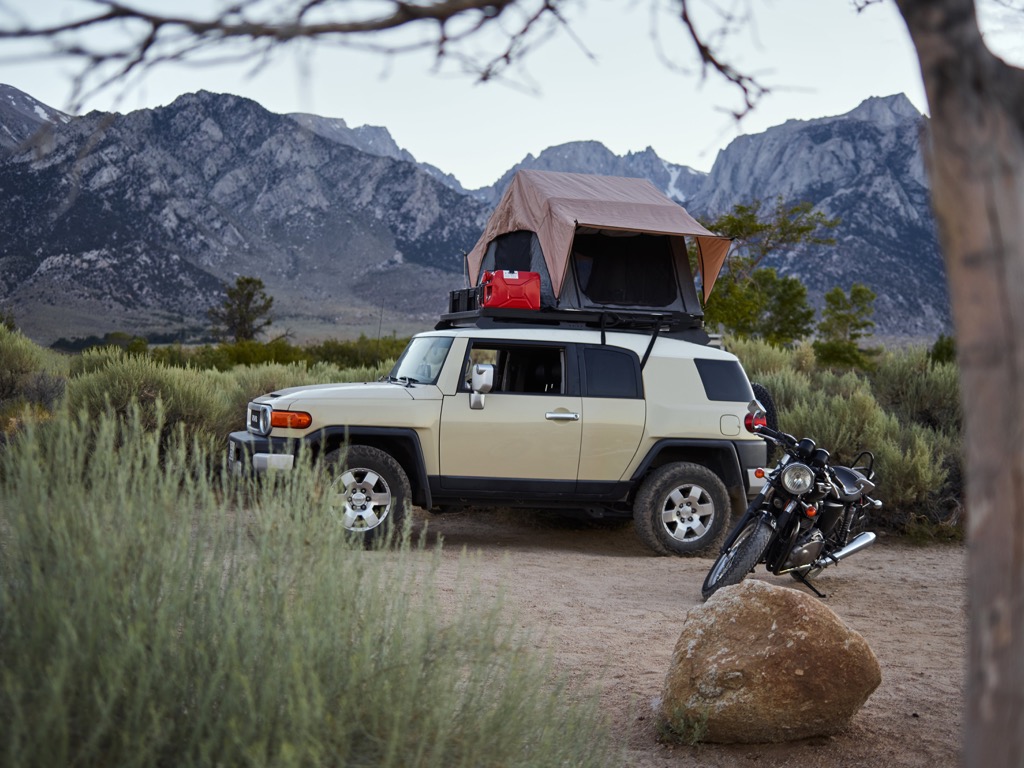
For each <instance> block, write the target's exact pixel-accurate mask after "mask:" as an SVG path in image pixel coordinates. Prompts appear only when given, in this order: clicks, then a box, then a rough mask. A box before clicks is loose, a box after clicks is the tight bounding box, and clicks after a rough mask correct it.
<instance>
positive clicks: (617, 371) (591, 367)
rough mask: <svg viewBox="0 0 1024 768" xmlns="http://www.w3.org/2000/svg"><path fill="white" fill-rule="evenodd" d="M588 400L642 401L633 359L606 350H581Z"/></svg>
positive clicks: (617, 352) (615, 350)
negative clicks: (624, 398)
mask: <svg viewBox="0 0 1024 768" xmlns="http://www.w3.org/2000/svg"><path fill="white" fill-rule="evenodd" d="M583 362H584V366H585V368H586V395H587V396H588V397H627V398H640V397H643V393H642V391H641V387H642V381H643V380H642V379H641V377H640V363H639V361H638V360H637V358H636V355H634V354H631V353H629V352H623V351H620V350H617V349H609V348H608V347H584V348H583Z"/></svg>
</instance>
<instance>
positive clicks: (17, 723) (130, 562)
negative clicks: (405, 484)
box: [0, 408, 612, 768]
mask: <svg viewBox="0 0 1024 768" xmlns="http://www.w3.org/2000/svg"><path fill="white" fill-rule="evenodd" d="M128 411H129V416H128V418H126V419H113V418H108V417H104V416H98V417H96V418H94V419H92V420H91V421H92V424H91V425H88V424H86V423H85V422H84V421H79V420H76V419H74V418H71V417H69V416H68V414H67V413H62V414H60V415H58V417H57V418H55V419H54V420H53V421H52V422H51V423H50V429H48V430H47V431H46V434H45V436H44V435H42V434H41V433H40V432H38V431H37V430H36V429H35V428H34V427H32V426H31V425H29V427H27V428H26V430H25V431H24V432H23V433H22V435H21V436H20V437H19V445H18V450H16V451H6V452H3V453H0V547H2V552H3V557H2V558H0V648H3V653H2V654H0V722H2V723H3V728H0V761H2V762H3V764H4V765H8V766H12V767H20V766H26V767H27V766H54V765H117V766H147V767H148V766H157V767H159V766H182V765H211V766H212V765H224V766H236V765H258V766H322V765H339V766H341V765H347V766H396V767H397V766H422V767H423V768H431V767H433V766H437V767H438V768H440V767H442V766H443V767H444V768H447V767H448V766H456V767H458V766H464V767H465V768H476V767H477V766H483V767H486V766H508V767H510V768H514V767H516V766H521V767H522V768H527V767H530V768H532V767H533V766H549V765H550V766H556V765H572V766H604V765H611V764H612V752H611V750H610V748H609V737H608V736H607V735H606V734H607V729H606V728H605V727H603V723H602V722H601V721H600V720H599V719H598V715H597V712H596V706H595V701H594V700H593V699H592V698H589V697H588V698H583V697H578V696H576V694H573V693H571V692H570V691H569V689H568V688H567V687H566V686H565V685H564V684H563V683H562V682H560V681H559V680H557V679H555V678H554V677H553V675H552V674H551V671H550V669H549V668H548V667H547V666H546V665H545V663H544V661H543V659H541V658H539V657H538V655H537V652H536V649H535V647H534V643H533V642H531V639H530V638H529V637H524V636H523V635H522V634H521V633H520V632H519V631H518V630H517V629H516V626H515V618H514V617H512V616H506V615H505V614H504V609H503V606H502V604H501V603H500V601H499V602H495V601H493V600H491V601H485V600H482V599H472V598H470V599H467V600H466V601H463V602H462V603H460V604H459V605H457V606H455V607H451V606H447V605H442V603H441V601H440V598H439V588H438V573H437V565H438V558H437V557H436V556H431V554H430V553H429V552H424V551H417V550H415V549H412V548H410V547H409V545H408V543H406V544H404V545H402V546H401V547H399V548H398V549H397V550H396V551H388V552H384V551H379V552H363V551H361V550H356V549H353V548H352V547H351V546H350V544H349V543H348V542H347V541H346V538H345V536H344V535H343V533H344V532H343V530H341V529H339V528H338V527H337V526H336V525H335V524H333V522H332V520H330V518H329V517H328V516H327V515H324V514H320V511H321V510H319V509H318V508H317V507H316V506H315V505H314V506H312V507H311V505H310V503H309V499H310V498H313V496H312V494H311V490H312V487H311V485H310V483H311V481H312V477H313V475H312V474H311V473H309V472H308V471H306V469H307V468H305V467H300V469H299V471H297V472H295V473H290V474H289V475H288V479H287V480H286V481H284V482H280V483H269V484H267V485H266V486H265V487H264V488H263V492H262V493H261V494H260V495H259V496H258V498H257V501H256V503H255V504H254V505H253V506H252V507H250V508H242V507H240V506H239V502H238V499H237V498H236V496H235V494H234V492H233V491H232V489H231V488H230V487H229V486H228V485H227V480H226V478H221V480H216V481H215V480H214V479H213V478H212V477H211V476H210V475H209V474H208V473H207V472H206V467H207V466H208V464H209V461H208V459H207V457H205V456H204V455H203V447H202V445H198V444H195V443H189V442H188V441H186V440H183V439H182V433H181V430H176V431H174V432H173V437H172V439H171V441H170V444H169V445H164V444H163V443H162V442H161V440H160V439H159V437H158V436H159V435H160V434H161V433H163V432H164V431H165V429H164V425H162V424H157V425H155V427H153V428H151V427H150V426H149V425H148V424H146V423H144V422H143V421H142V420H141V419H140V418H139V416H140V414H141V411H140V410H138V409H131V408H129V409H128ZM87 429H89V430H90V431H89V433H88V435H86V430H87ZM87 436H88V437H89V439H88V440H87V439H86V437H87ZM87 443H90V445H89V446H88V447H87V445H86V444H87ZM225 500H227V501H225ZM232 500H233V501H232ZM300 501H302V502H304V503H301V504H300V503H298V502H300ZM297 510H302V513H299V512H297Z"/></svg>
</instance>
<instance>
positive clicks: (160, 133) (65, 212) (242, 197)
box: [0, 92, 487, 340]
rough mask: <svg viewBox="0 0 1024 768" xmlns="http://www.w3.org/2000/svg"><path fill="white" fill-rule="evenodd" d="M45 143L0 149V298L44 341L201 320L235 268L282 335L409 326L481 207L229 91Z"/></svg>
mask: <svg viewBox="0 0 1024 768" xmlns="http://www.w3.org/2000/svg"><path fill="white" fill-rule="evenodd" d="M26 98H28V97H26ZM23 111H24V110H21V112H23ZM19 114H20V112H19ZM36 114H38V113H36ZM9 119H10V118H9V115H8V110H4V111H3V112H0V125H3V126H5V127H8V121H9ZM12 133H13V131H12ZM50 136H51V138H50V139H49V140H48V146H47V147H40V146H32V147H28V148H25V147H23V146H19V147H18V148H17V149H14V150H10V151H8V152H6V153H4V154H3V155H2V156H0V222H3V223H2V224H0V228H2V230H3V231H2V233H0V303H5V304H7V305H10V306H11V307H13V309H14V312H15V316H16V317H17V318H18V319H19V323H20V325H21V326H22V327H23V328H24V329H25V330H26V332H28V333H30V334H32V335H34V336H36V337H37V338H41V339H42V340H47V339H50V340H52V337H54V336H57V335H63V336H69V335H80V336H84V335H87V334H89V333H94V332H97V331H98V332H100V333H102V332H104V330H107V331H109V330H131V331H133V332H146V331H150V330H153V329H163V330H165V331H166V330H167V328H168V327H169V326H173V325H175V324H181V325H195V324H197V323H198V324H200V325H203V324H205V310H206V309H207V308H208V307H209V306H210V305H211V304H212V303H214V302H215V301H217V300H218V295H219V293H220V292H221V290H222V289H223V285H224V283H225V282H232V281H233V280H234V278H235V277H236V276H238V275H256V276H258V277H260V278H262V279H263V280H264V282H265V283H266V285H267V288H268V291H269V292H270V293H271V295H273V296H274V298H275V308H276V309H277V310H278V315H279V317H280V322H279V323H278V325H280V326H282V330H283V329H284V327H294V326H297V327H300V328H303V329H309V328H311V327H314V326H317V325H320V326H322V327H323V328H324V329H327V330H324V331H323V333H324V334H325V335H340V333H339V331H338V328H337V326H339V325H342V326H352V327H359V326H366V327H368V328H369V327H372V328H373V330H374V331H376V328H377V322H376V321H377V320H378V318H379V317H380V316H381V315H382V313H383V311H384V309H387V310H388V313H389V322H390V321H391V320H392V319H393V317H397V318H402V319H404V320H406V321H412V320H416V321H418V325H419V326H420V327H422V325H423V323H424V322H425V321H426V320H427V319H429V318H432V317H435V316H436V313H437V311H438V310H439V309H440V308H442V307H443V306H444V302H445V298H446V295H447V294H446V291H447V289H448V288H450V287H452V285H451V284H452V281H453V273H455V274H458V273H460V272H461V269H462V257H461V254H462V252H463V251H465V250H468V249H469V248H470V247H472V245H473V243H474V242H475V241H476V238H477V237H478V236H479V232H480V230H481V228H482V226H483V223H484V221H485V218H486V213H487V211H486V209H485V206H483V205H482V204H480V203H478V202H476V201H475V200H472V199H471V198H467V197H466V196H464V195H460V194H459V193H457V192H456V191H454V190H452V189H451V188H450V187H448V186H446V185H444V184H442V183H441V182H439V181H437V180H436V179H435V178H433V177H432V176H431V175H429V174H428V173H426V172H424V171H423V170H421V169H420V168H419V167H418V166H417V165H416V164H414V163H411V162H406V161H403V160H396V159H392V158H390V157H384V156H381V155H375V154H368V153H366V152H362V151H359V150H357V149H355V148H353V147H352V146H349V145H347V144H344V143H341V142H339V141H337V140H333V139H330V138H325V137H324V136H322V135H320V134H319V133H316V132H313V131H312V130H309V129H306V128H303V127H301V126H300V125H299V124H297V122H296V121H295V120H293V119H292V118H290V117H287V116H283V115H275V114H272V113H270V112H268V111H266V110H265V109H263V108H262V107H260V106H259V105H258V104H256V103H255V102H252V101H249V100H247V99H242V98H239V97H235V96H224V95H214V94H210V93H204V92H201V93H196V94H190V95H186V96H182V97H181V98H179V99H177V100H176V101H175V102H174V103H172V104H170V105H169V106H167V107H161V108H159V109H153V110H139V111H136V112H132V113H130V114H127V115H117V114H101V113H91V114H89V115H85V116H83V117H79V118H75V119H72V120H69V121H67V122H59V123H58V124H56V125H53V127H52V130H51V132H50ZM384 305H386V306H384ZM58 326H60V327H63V328H64V330H63V332H58V330H57V327H58ZM350 330H351V329H350ZM69 331H70V333H69Z"/></svg>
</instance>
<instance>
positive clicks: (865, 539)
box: [823, 531, 876, 565]
mask: <svg viewBox="0 0 1024 768" xmlns="http://www.w3.org/2000/svg"><path fill="white" fill-rule="evenodd" d="M875 538H876V537H875V534H873V533H871V531H865V532H864V533H862V534H860V535H858V536H857V537H856V538H855V539H854V540H853V541H851V542H850V543H849V544H847V545H846V546H845V547H843V548H842V549H840V550H839V551H838V552H833V553H832V554H831V555H829V556H828V557H827V558H823V559H825V560H827V565H833V564H834V563H835V562H836V561H837V560H844V559H845V558H847V557H849V556H850V555H855V554H857V553H858V552H860V551H861V550H862V549H864V548H865V547H870V546H871V545H872V544H874V543H875Z"/></svg>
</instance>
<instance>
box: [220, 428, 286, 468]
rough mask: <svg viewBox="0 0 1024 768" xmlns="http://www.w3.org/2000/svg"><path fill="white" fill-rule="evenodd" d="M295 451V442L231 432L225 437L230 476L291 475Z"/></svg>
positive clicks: (249, 433)
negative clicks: (279, 472)
mask: <svg viewBox="0 0 1024 768" xmlns="http://www.w3.org/2000/svg"><path fill="white" fill-rule="evenodd" d="M296 448H297V445H296V442H295V441H294V440H291V439H287V438H274V437H260V436H258V435H254V434H252V433H251V432H232V433H231V434H230V435H228V471H229V472H231V473H232V474H233V475H247V474H257V475H262V474H266V473H267V472H272V471H283V472H288V471H291V470H292V469H293V468H294V466H295V451H296Z"/></svg>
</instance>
